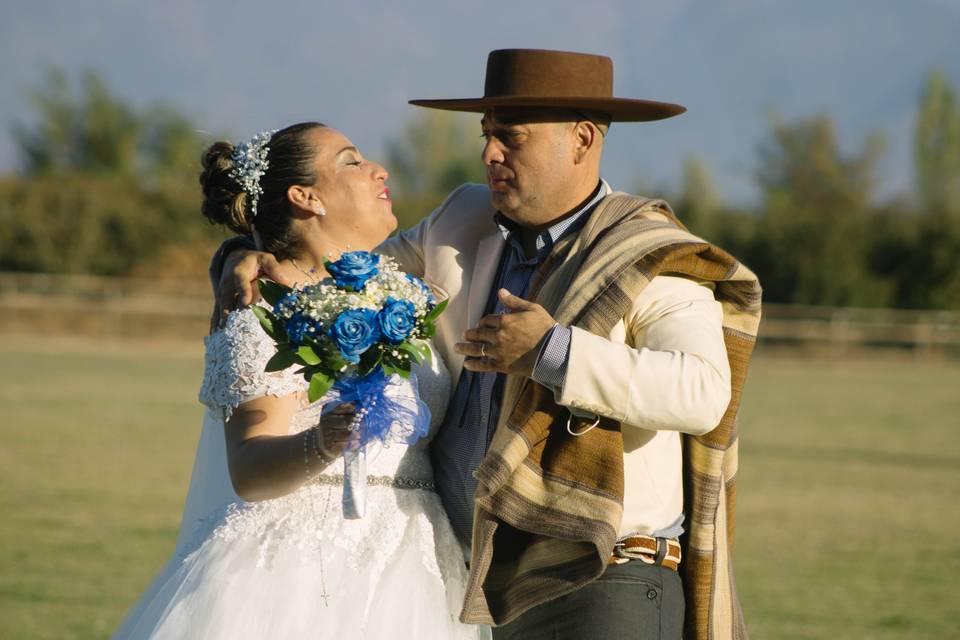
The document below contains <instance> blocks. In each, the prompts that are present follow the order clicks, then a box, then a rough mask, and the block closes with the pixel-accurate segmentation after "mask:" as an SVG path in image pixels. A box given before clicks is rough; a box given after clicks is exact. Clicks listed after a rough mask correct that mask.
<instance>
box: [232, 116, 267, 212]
mask: <svg viewBox="0 0 960 640" xmlns="http://www.w3.org/2000/svg"><path fill="white" fill-rule="evenodd" d="M276 132H277V129H274V130H273V131H263V132H261V133H258V134H257V135H255V136H253V138H251V139H250V142H241V143H240V144H238V145H237V146H236V148H234V150H233V154H232V155H231V156H230V159H231V160H233V163H234V165H236V166H235V167H234V168H233V170H231V171H230V177H231V178H233V179H234V180H236V181H237V184H239V185H240V187H241V188H242V189H243V190H244V192H245V193H246V194H247V202H248V203H249V205H250V219H251V220H253V219H254V218H256V217H257V202H258V201H259V200H260V196H261V195H263V189H262V188H261V187H260V178H261V177H262V176H263V174H264V173H266V172H267V168H269V167H270V163H269V162H268V161H267V153H269V151H270V147H268V146H267V144H268V143H269V142H270V138H272V137H273V134H275V133H276Z"/></svg>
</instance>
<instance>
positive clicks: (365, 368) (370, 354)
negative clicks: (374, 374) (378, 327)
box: [357, 344, 383, 376]
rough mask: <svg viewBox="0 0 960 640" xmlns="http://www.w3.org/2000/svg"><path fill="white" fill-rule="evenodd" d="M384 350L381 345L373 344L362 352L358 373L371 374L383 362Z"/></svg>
mask: <svg viewBox="0 0 960 640" xmlns="http://www.w3.org/2000/svg"><path fill="white" fill-rule="evenodd" d="M382 356H383V351H382V350H381V347H380V345H377V344H375V345H373V346H372V347H370V348H369V349H367V350H366V351H364V352H363V353H362V354H360V363H359V364H358V365H357V373H359V374H360V375H361V376H365V375H367V374H369V373H370V372H371V371H373V370H374V369H376V368H377V367H378V366H379V365H380V362H381V359H382Z"/></svg>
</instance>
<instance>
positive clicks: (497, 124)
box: [481, 108, 576, 227]
mask: <svg viewBox="0 0 960 640" xmlns="http://www.w3.org/2000/svg"><path fill="white" fill-rule="evenodd" d="M481 126H482V128H483V136H484V139H485V140H486V143H485V145H484V148H483V153H482V154H481V158H482V160H483V164H484V165H485V166H486V169H487V183H488V185H489V186H490V197H491V201H492V203H493V206H494V207H496V208H497V209H498V210H499V211H500V212H501V213H503V214H504V215H505V216H507V217H508V218H510V219H511V220H513V221H515V222H517V223H518V224H521V225H524V226H528V227H536V226H538V225H541V224H543V223H544V222H545V221H547V220H550V219H552V218H553V217H555V216H557V215H558V214H560V213H563V212H564V210H565V209H564V208H563V207H565V206H566V205H565V203H566V201H567V199H568V194H567V191H568V188H569V187H568V185H569V184H571V183H572V182H573V181H572V180H571V177H572V175H571V174H572V172H573V171H574V170H575V162H574V147H575V143H576V140H575V135H574V132H573V130H574V126H575V122H574V121H572V120H571V119H570V118H569V116H568V114H565V113H564V112H561V111H556V110H544V109H532V108H509V109H506V108H499V109H490V110H488V111H487V112H486V113H485V114H484V116H483V120H482V121H481Z"/></svg>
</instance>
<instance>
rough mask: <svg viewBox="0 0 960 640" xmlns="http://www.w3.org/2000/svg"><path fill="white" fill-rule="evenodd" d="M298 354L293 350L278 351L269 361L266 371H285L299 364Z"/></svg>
mask: <svg viewBox="0 0 960 640" xmlns="http://www.w3.org/2000/svg"><path fill="white" fill-rule="evenodd" d="M298 362H299V361H298V359H297V352H296V351H294V350H293V349H283V350H281V351H277V352H276V353H275V354H274V355H273V357H272V358H270V360H268V361H267V366H266V367H265V370H266V371H283V370H284V369H286V368H287V367H292V366H293V365H295V364H298Z"/></svg>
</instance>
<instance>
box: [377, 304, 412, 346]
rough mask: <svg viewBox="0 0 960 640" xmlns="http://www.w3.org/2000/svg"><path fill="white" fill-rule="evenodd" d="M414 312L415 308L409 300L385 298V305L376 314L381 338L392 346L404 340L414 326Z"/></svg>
mask: <svg viewBox="0 0 960 640" xmlns="http://www.w3.org/2000/svg"><path fill="white" fill-rule="evenodd" d="M415 312H416V307H414V306H413V303H412V302H410V301H409V300H394V299H393V298H387V303H386V304H385V305H384V306H383V309H381V310H380V313H378V314H377V322H378V323H379V324H380V332H381V333H382V334H383V337H384V338H386V339H387V341H388V342H391V343H393V344H400V343H401V342H403V341H404V340H406V339H407V336H409V335H410V332H411V331H413V328H414V326H415V324H416V317H415V316H414V313H415Z"/></svg>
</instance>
